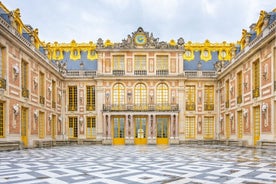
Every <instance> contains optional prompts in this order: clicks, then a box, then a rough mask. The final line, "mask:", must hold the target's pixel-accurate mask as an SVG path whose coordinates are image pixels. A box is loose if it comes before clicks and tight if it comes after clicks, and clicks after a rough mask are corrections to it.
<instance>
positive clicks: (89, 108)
mask: <svg viewBox="0 0 276 184" xmlns="http://www.w3.org/2000/svg"><path fill="white" fill-rule="evenodd" d="M86 110H87V111H94V110H95V106H94V105H87V106H86Z"/></svg>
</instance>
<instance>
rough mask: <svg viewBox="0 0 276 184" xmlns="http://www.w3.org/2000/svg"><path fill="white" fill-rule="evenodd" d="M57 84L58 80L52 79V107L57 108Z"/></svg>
mask: <svg viewBox="0 0 276 184" xmlns="http://www.w3.org/2000/svg"><path fill="white" fill-rule="evenodd" d="M56 96H57V84H56V81H54V80H53V81H52V108H56V101H57V97H56Z"/></svg>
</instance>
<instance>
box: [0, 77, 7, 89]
mask: <svg viewBox="0 0 276 184" xmlns="http://www.w3.org/2000/svg"><path fill="white" fill-rule="evenodd" d="M6 86H7V82H6V79H4V78H0V89H6Z"/></svg>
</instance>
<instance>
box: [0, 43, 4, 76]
mask: <svg viewBox="0 0 276 184" xmlns="http://www.w3.org/2000/svg"><path fill="white" fill-rule="evenodd" d="M3 51H4V49H3V48H2V47H1V46H0V78H2V77H3V62H4V58H3V55H4V54H3Z"/></svg>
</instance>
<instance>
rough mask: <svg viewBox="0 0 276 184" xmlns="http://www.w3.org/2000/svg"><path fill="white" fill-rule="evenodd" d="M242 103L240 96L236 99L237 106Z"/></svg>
mask: <svg viewBox="0 0 276 184" xmlns="http://www.w3.org/2000/svg"><path fill="white" fill-rule="evenodd" d="M241 103H242V96H238V97H237V104H241Z"/></svg>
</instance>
